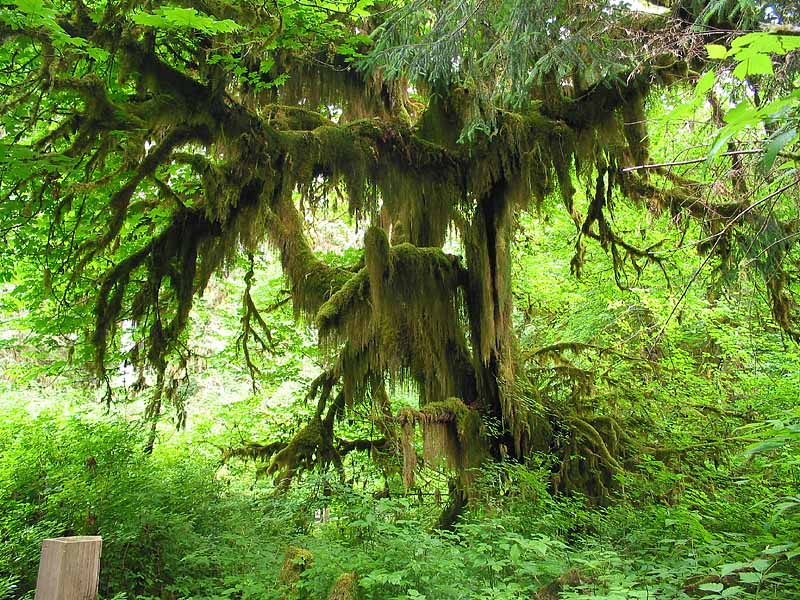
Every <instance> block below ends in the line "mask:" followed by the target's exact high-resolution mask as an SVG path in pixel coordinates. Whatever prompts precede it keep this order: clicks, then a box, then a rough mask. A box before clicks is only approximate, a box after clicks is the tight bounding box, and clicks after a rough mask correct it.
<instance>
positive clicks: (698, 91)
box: [694, 71, 717, 97]
mask: <svg viewBox="0 0 800 600" xmlns="http://www.w3.org/2000/svg"><path fill="white" fill-rule="evenodd" d="M716 81H717V75H716V73H714V71H707V72H706V73H704V74H703V76H702V77H701V78H700V79H698V80H697V85H696V86H695V88H694V95H695V96H697V97H702V96H705V95H706V94H707V93H708V92H709V90H710V89H711V88H712V87H714V84H715V83H716Z"/></svg>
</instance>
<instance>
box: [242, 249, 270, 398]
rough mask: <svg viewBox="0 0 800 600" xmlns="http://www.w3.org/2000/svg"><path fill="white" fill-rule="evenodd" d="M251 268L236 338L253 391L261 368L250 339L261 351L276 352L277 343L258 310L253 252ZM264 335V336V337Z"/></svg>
mask: <svg viewBox="0 0 800 600" xmlns="http://www.w3.org/2000/svg"><path fill="white" fill-rule="evenodd" d="M248 259H249V268H248V270H247V272H246V273H245V276H244V283H245V287H244V292H242V318H241V324H242V332H241V334H240V335H239V337H238V338H237V340H236V344H237V346H239V347H241V349H242V353H243V354H244V360H245V366H246V367H247V370H248V371H249V372H250V380H251V383H252V386H253V393H255V392H256V377H257V376H259V375H260V374H261V371H260V369H259V368H258V367H257V366H256V364H255V363H254V362H253V359H252V357H251V355H250V340H251V339H253V340H254V341H255V342H257V343H258V344H259V345H260V346H261V351H262V352H264V351H266V350H268V349H269V350H270V351H272V352H274V350H275V343H274V342H273V340H272V332H271V331H270V329H269V326H267V323H266V321H264V318H263V317H262V316H261V312H260V311H259V310H258V307H257V306H256V304H255V302H254V301H253V297H252V295H251V290H252V287H253V279H254V278H255V257H254V256H253V254H252V253H251V254H249V255H248ZM259 332H260V333H259ZM262 335H263V337H262Z"/></svg>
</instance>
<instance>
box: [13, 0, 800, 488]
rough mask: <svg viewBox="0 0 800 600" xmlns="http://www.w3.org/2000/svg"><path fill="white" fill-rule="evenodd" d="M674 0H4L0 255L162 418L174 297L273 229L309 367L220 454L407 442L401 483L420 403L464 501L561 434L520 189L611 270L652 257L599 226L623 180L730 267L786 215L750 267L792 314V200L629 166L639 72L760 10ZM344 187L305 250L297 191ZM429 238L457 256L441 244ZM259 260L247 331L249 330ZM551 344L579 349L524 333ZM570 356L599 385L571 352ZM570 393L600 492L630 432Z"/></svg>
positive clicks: (309, 194)
mask: <svg viewBox="0 0 800 600" xmlns="http://www.w3.org/2000/svg"><path fill="white" fill-rule="evenodd" d="M674 4H675V5H674V6H672V9H673V10H672V11H668V12H666V13H664V14H651V13H641V12H636V11H632V10H630V9H628V8H626V7H623V6H618V5H617V4H616V3H611V2H609V3H606V2H597V3H583V2H577V3H576V2H571V1H561V0H547V1H542V2H523V1H519V0H497V1H491V2H485V1H475V0H464V1H458V2H457V1H443V2H435V3H428V2H414V1H412V2H401V3H398V4H394V3H376V2H371V1H360V2H341V3H339V2H310V3H295V2H289V1H284V0H277V1H276V2H274V3H272V4H264V5H258V4H256V3H250V2H246V1H237V2H232V3H228V2H217V1H215V0H189V1H182V2H179V3H176V4H174V5H169V4H164V5H162V6H157V5H154V4H153V3H152V2H139V1H130V2H113V1H110V0H104V1H92V2H84V1H82V0H65V1H59V2H56V3H53V4H44V3H40V2H22V1H20V2H17V3H15V4H12V6H11V7H10V8H6V9H4V12H3V13H2V17H0V36H1V38H0V39H2V41H3V45H2V50H0V68H2V75H1V77H2V81H1V82H0V85H1V86H2V90H3V94H2V95H3V111H2V112H3V115H2V127H3V138H2V145H3V147H4V150H5V151H6V153H7V154H6V157H5V158H3V159H2V162H1V163H0V164H1V166H2V168H3V170H2V174H1V176H2V202H3V212H2V219H3V227H4V230H5V231H6V234H7V236H9V243H8V244H7V247H6V248H5V249H4V253H5V254H4V260H5V261H11V260H19V259H20V258H22V257H25V259H26V260H30V261H34V262H35V263H37V264H39V265H40V266H41V272H42V273H43V275H42V279H43V280H44V287H45V289H46V291H47V294H48V296H49V297H50V298H51V300H52V302H53V305H54V306H56V307H57V308H58V309H59V310H61V309H63V313H64V314H65V315H75V314H80V308H81V307H87V306H91V311H92V314H93V317H94V319H93V320H94V322H93V324H92V325H91V327H90V328H88V329H90V330H91V331H90V332H89V338H90V340H91V344H92V346H93V348H94V360H93V362H94V368H95V370H96V373H97V375H98V377H99V380H100V381H101V382H106V384H107V385H109V386H110V383H109V382H110V378H109V374H108V372H107V363H108V361H109V358H110V356H111V355H112V354H113V355H114V356H120V355H124V358H125V359H126V360H130V361H131V362H133V363H136V364H140V365H146V366H148V367H150V368H152V369H153V370H154V372H155V373H156V374H157V384H156V393H155V399H154V402H153V405H152V409H151V411H152V413H153V414H154V415H155V416H157V415H158V414H159V413H160V412H161V402H162V398H163V396H164V394H167V395H168V394H169V393H170V388H169V385H168V384H167V383H166V382H165V372H166V369H167V365H168V363H169V361H175V360H177V361H180V360H181V357H182V356H183V354H184V353H183V338H182V335H183V333H184V330H185V328H186V324H187V319H188V317H189V314H190V310H191V308H192V302H193V298H194V297H195V296H196V295H197V294H200V293H202V291H203V289H204V288H205V286H206V284H207V282H208V281H209V277H210V276H211V275H212V274H214V273H215V272H218V271H220V270H223V269H225V268H226V266H227V265H229V264H231V261H233V260H234V259H235V257H237V256H239V255H248V254H249V255H253V254H255V253H257V252H260V251H262V249H263V245H264V244H265V243H267V244H269V245H270V246H271V247H272V248H273V249H274V250H275V251H276V252H277V253H278V254H279V256H280V261H281V264H282V266H283V270H284V273H285V276H286V279H287V282H288V285H289V287H290V291H291V298H292V303H293V306H294V310H295V314H296V316H297V319H298V320H300V321H304V322H305V323H308V324H310V325H311V326H313V327H314V328H316V329H317V331H318V333H319V340H320V344H321V347H322V349H323V350H324V353H325V354H326V356H327V357H328V368H327V369H326V371H325V372H324V373H323V374H322V375H321V376H320V378H319V379H318V380H316V381H315V382H314V384H313V385H312V388H311V390H310V393H309V397H310V398H311V399H312V400H313V401H315V402H316V403H317V409H316V411H315V414H314V416H313V418H312V420H311V421H310V422H309V424H308V425H307V426H306V427H305V428H303V429H302V431H301V432H300V433H299V434H297V435H296V436H295V437H294V438H293V439H292V440H290V441H289V442H286V443H272V444H268V445H264V446H261V445H256V444H254V445H252V446H249V447H247V448H244V449H240V450H238V451H235V452H238V453H239V454H243V455H248V456H262V457H264V456H266V457H268V458H270V460H271V462H270V463H269V467H268V472H269V473H271V474H273V475H275V476H277V477H278V478H279V479H280V480H281V481H282V482H284V483H286V484H288V482H289V481H291V478H292V477H293V476H294V475H295V474H296V473H297V472H298V470H300V469H303V468H309V467H312V466H314V465H318V464H320V463H322V464H323V465H333V466H334V467H336V468H339V469H341V457H342V455H343V454H345V453H346V452H349V451H352V450H364V449H370V448H375V447H378V448H381V449H390V448H394V447H398V448H402V449H405V467H406V468H405V471H406V473H405V479H406V481H407V483H409V484H410V483H412V481H413V472H414V469H415V465H416V460H417V457H416V454H415V453H414V450H413V444H412V442H411V441H410V436H412V434H413V431H414V428H415V427H416V426H421V427H422V429H423V431H424V439H425V444H426V452H425V458H426V460H428V461H435V460H437V457H438V458H442V459H443V462H444V463H446V464H448V465H449V466H450V467H452V468H453V469H454V471H455V472H456V473H458V474H460V476H459V477H458V478H456V479H455V480H454V488H453V489H454V493H455V498H456V500H458V499H459V498H461V497H462V496H463V488H464V485H466V484H467V483H468V479H469V476H468V472H469V469H470V468H471V467H474V466H476V465H477V464H479V463H480V462H481V461H482V460H484V459H485V458H486V457H488V456H494V457H496V458H500V457H501V456H510V457H514V458H523V457H524V456H525V455H526V454H528V453H529V452H530V451H531V450H535V449H540V450H549V449H551V446H552V443H553V442H552V439H550V438H549V437H548V424H547V420H548V415H547V414H546V411H543V410H542V400H541V398H537V397H534V396H532V395H531V394H529V393H527V392H526V389H528V388H527V386H526V385H525V382H524V379H525V378H526V374H525V369H524V368H522V367H521V365H520V360H521V358H520V353H519V350H518V348H517V344H516V341H515V335H514V330H513V324H512V312H513V299H512V293H511V260H510V257H511V252H512V242H513V235H512V234H513V231H514V227H515V222H516V217H517V215H518V214H519V212H520V211H524V210H529V209H536V208H540V207H541V206H542V205H543V202H544V201H545V199H547V198H549V197H557V198H559V202H560V204H562V205H563V207H564V210H566V211H568V213H569V214H570V215H571V217H572V219H573V220H574V222H575V226H576V240H577V241H576V252H575V259H574V261H573V269H574V271H575V274H576V275H580V272H581V267H582V266H583V261H584V244H585V243H586V241H587V240H588V241H589V242H591V241H594V242H597V243H599V244H600V245H601V246H602V247H603V248H604V249H606V250H607V251H608V254H609V255H610V256H611V259H612V262H613V268H614V273H615V274H616V275H617V277H618V280H619V281H620V282H621V281H622V278H621V274H622V273H623V272H625V271H626V270H628V269H633V270H639V269H641V268H643V267H644V266H646V265H647V264H652V263H658V262H659V261H660V260H662V259H661V258H660V255H659V254H657V253H656V252H654V249H653V248H652V247H638V246H636V245H635V244H633V243H631V242H630V241H629V240H626V239H625V238H624V236H622V235H621V234H619V233H618V232H616V231H615V229H614V226H613V220H612V219H611V216H610V214H611V209H612V206H613V202H614V201H615V200H616V199H626V200H629V201H631V202H634V203H639V204H640V205H641V206H642V210H647V209H650V210H654V211H671V212H672V213H673V214H674V215H676V217H677V215H684V214H685V215H687V216H688V217H691V218H693V219H696V220H697V221H699V222H701V223H702V226H703V227H704V228H706V230H707V231H708V233H709V234H710V235H711V236H714V239H715V240H716V241H715V242H714V243H713V245H712V247H710V251H711V252H712V253H713V254H714V255H715V256H716V257H717V258H719V259H720V260H719V261H718V262H719V263H720V264H721V266H722V267H723V269H724V268H728V269H730V268H733V267H734V266H735V263H736V257H737V256H738V254H737V244H736V240H738V239H742V238H745V237H746V238H748V239H756V238H757V236H758V235H759V234H760V233H764V232H768V233H769V234H770V235H772V236H773V238H774V237H775V236H778V237H780V238H781V240H782V241H781V242H780V244H777V245H776V244H773V245H771V246H769V258H770V260H769V261H767V262H764V269H763V275H764V277H765V280H766V281H767V287H768V289H769V292H770V300H771V303H772V306H773V311H774V314H775V316H776V319H777V320H778V322H779V323H780V325H781V326H782V327H784V328H785V329H786V330H787V332H793V325H792V323H793V318H792V311H793V308H794V302H793V300H792V297H791V295H790V284H791V274H790V272H788V271H787V270H785V269H783V268H782V265H783V264H784V262H785V260H786V257H787V256H788V255H789V254H790V253H791V252H792V251H793V248H794V245H793V242H792V241H791V240H792V239H796V238H792V237H790V236H787V235H784V234H787V233H790V232H791V231H792V227H793V221H792V219H791V215H788V216H787V218H785V219H784V218H783V216H784V215H775V214H773V213H771V212H769V211H762V210H756V209H754V207H752V206H751V205H750V202H748V201H741V200H740V201H737V202H731V201H728V199H726V198H724V197H721V198H713V197H712V198H711V199H710V200H709V199H707V198H706V197H705V196H704V194H703V192H698V191H697V190H698V189H701V188H698V187H695V182H692V181H688V180H685V179H682V178H677V177H674V176H671V173H670V172H668V171H666V170H662V171H657V170H656V171H653V170H639V171H636V170H634V171H626V170H625V169H624V167H626V166H631V165H642V164H645V163H647V161H648V142H647V127H646V114H645V111H644V107H645V102H646V99H647V97H648V95H649V94H651V93H652V90H654V89H658V88H659V87H660V86H664V85H670V84H673V83H675V82H676V81H686V80H687V79H688V80H691V79H692V78H696V77H697V76H698V74H699V73H700V72H701V71H702V70H703V69H704V68H705V57H706V54H705V51H704V49H703V45H704V44H706V43H709V41H717V42H720V43H724V42H725V40H726V39H727V37H726V36H728V33H727V32H726V31H725V28H730V27H731V26H735V27H740V26H742V25H744V26H752V24H753V23H755V22H756V21H757V20H758V18H759V11H758V10H742V9H741V6H740V4H741V3H730V2H729V3H725V2H722V3H721V2H717V1H715V2H707V3H704V2H685V1H679V2H675V3H674ZM754 8H757V7H755V5H754ZM748 19H750V21H746V20H748ZM710 31H713V34H711V35H709V32H710ZM584 185H585V187H586V189H587V190H588V191H587V193H586V194H582V193H578V192H576V186H577V187H582V186H584ZM341 197H343V198H346V200H345V202H346V203H347V206H348V208H349V211H350V213H351V215H353V217H354V218H355V219H357V221H358V222H359V223H361V224H364V225H365V226H366V233H365V235H364V250H363V257H362V258H361V259H360V260H359V261H357V262H356V263H354V264H351V265H349V266H346V267H342V266H331V265H329V264H327V263H326V262H324V261H323V260H322V259H321V258H320V257H319V256H317V255H315V253H314V251H313V249H312V247H311V245H310V244H309V242H308V240H307V238H306V235H305V232H304V215H303V212H302V207H309V206H315V205H318V204H320V203H328V204H330V203H334V202H337V200H335V198H341ZM447 239H452V240H456V241H457V242H458V243H459V245H460V247H461V250H462V252H461V253H460V254H458V255H453V254H448V253H446V252H445V251H444V250H443V249H442V248H443V246H444V244H445V241H446V240H447ZM739 246H741V244H739ZM252 277H253V273H252V271H251V272H249V273H248V278H249V279H248V287H247V291H246V293H245V299H244V302H243V307H244V311H245V318H244V319H243V325H244V331H243V333H242V339H243V341H244V344H245V347H246V345H247V343H248V342H249V341H259V340H260V341H262V343H263V337H264V336H267V335H268V332H265V331H264V329H265V324H264V321H263V319H262V317H261V315H260V313H259V307H258V306H256V304H255V303H254V302H253V300H252V298H251V297H250V296H249V290H250V286H249V282H250V281H251V280H252ZM76 311H77V312H76ZM123 323H124V324H125V326H124V327H123ZM123 338H125V339H127V338H132V339H133V340H134V341H133V343H127V342H123ZM125 344H127V346H126V345H125ZM564 350H571V351H575V350H576V348H573V347H566V346H565V347H564V348H550V349H545V350H543V351H541V352H540V353H539V356H540V357H553V356H555V355H557V354H559V352H560V351H564ZM577 350H580V349H577ZM554 360H560V359H554ZM564 366H565V360H560V362H559V367H560V368H564ZM565 372H569V374H570V376H571V379H570V381H571V382H572V383H571V384H570V385H572V386H573V389H574V391H575V393H576V394H580V393H583V392H585V393H590V391H591V385H590V382H589V379H590V377H589V375H588V374H586V373H582V372H579V370H577V369H576V370H573V371H569V370H568V369H567V371H565ZM393 385H410V386H411V387H412V388H413V389H414V390H416V392H417V393H418V397H419V406H418V408H415V409H408V410H406V411H403V412H401V414H392V411H391V404H390V402H389V397H388V393H389V391H391V389H392V386H393ZM109 389H110V388H109ZM356 404H361V405H364V404H366V405H368V406H370V407H371V408H372V411H371V413H372V415H373V416H372V418H373V419H374V420H375V421H376V422H377V423H378V424H379V430H380V431H381V432H382V434H383V435H382V436H381V438H380V439H375V440H343V439H341V438H339V437H337V435H336V433H335V424H336V422H337V420H338V419H340V418H341V417H342V416H343V415H345V414H347V413H348V411H349V410H350V408H351V407H352V406H354V405H356ZM561 417H562V418H563V419H565V422H568V423H570V424H571V427H572V429H573V431H574V432H575V436H574V439H579V440H583V445H584V446H586V448H587V451H588V452H589V454H587V455H586V457H587V460H586V461H585V464H583V466H576V465H572V466H562V468H561V470H560V472H559V473H560V477H559V481H561V483H562V484H563V486H564V487H567V488H568V487H570V485H572V486H573V487H574V486H578V487H584V488H586V489H589V488H592V489H595V490H598V489H599V490H601V491H602V490H604V489H605V486H606V484H608V483H609V481H610V478H611V476H612V475H613V473H614V472H615V471H617V470H619V469H620V468H622V467H621V463H620V461H621V460H622V459H621V456H622V454H624V442H625V435H624V432H622V431H620V428H619V425H618V424H616V423H614V422H613V421H609V420H608V419H607V418H598V419H596V420H592V418H590V417H587V416H578V415H561ZM412 454H413V456H412ZM568 454H569V453H567V454H565V457H567V458H565V460H568ZM570 482H571V483H570ZM597 493H598V494H600V493H601V492H597Z"/></svg>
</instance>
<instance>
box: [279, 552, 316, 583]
mask: <svg viewBox="0 0 800 600" xmlns="http://www.w3.org/2000/svg"><path fill="white" fill-rule="evenodd" d="M313 564H314V554H313V553H312V552H311V551H310V550H306V549H305V548H298V547H297V546H289V547H288V548H286V557H285V558H284V559H283V565H282V566H281V571H280V574H279V575H278V581H279V582H280V583H281V584H282V585H284V586H287V587H288V588H289V589H290V590H294V587H295V585H296V584H297V582H298V581H300V576H301V575H302V573H303V572H304V571H306V570H307V569H309V568H311V566H312V565H313Z"/></svg>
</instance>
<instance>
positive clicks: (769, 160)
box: [761, 128, 797, 173]
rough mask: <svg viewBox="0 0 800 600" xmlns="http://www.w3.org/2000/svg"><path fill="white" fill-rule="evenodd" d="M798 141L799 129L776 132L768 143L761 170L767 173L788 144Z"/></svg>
mask: <svg viewBox="0 0 800 600" xmlns="http://www.w3.org/2000/svg"><path fill="white" fill-rule="evenodd" d="M796 139H797V129H794V128H791V129H788V130H785V131H782V132H780V131H779V132H776V133H775V134H774V135H773V136H772V137H771V138H770V140H769V142H768V143H767V147H766V152H765V153H764V158H762V159H761V170H762V171H763V172H764V173H766V172H767V171H769V170H770V169H771V168H772V165H773V163H774V162H775V158H776V157H777V156H778V153H779V152H780V151H781V150H783V149H784V148H785V147H786V146H787V145H788V144H790V143H792V142H793V141H795V140H796Z"/></svg>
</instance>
